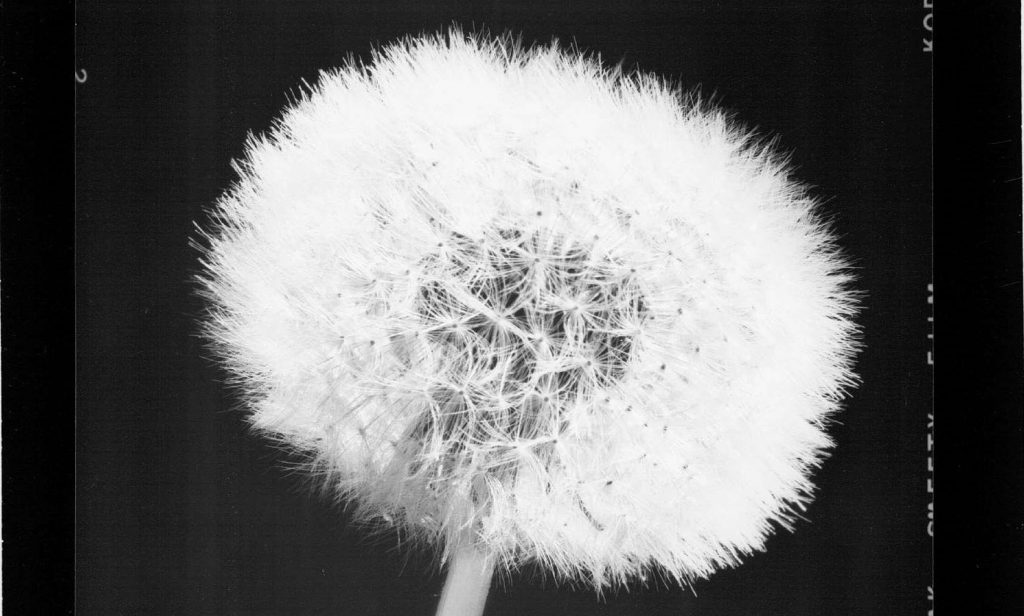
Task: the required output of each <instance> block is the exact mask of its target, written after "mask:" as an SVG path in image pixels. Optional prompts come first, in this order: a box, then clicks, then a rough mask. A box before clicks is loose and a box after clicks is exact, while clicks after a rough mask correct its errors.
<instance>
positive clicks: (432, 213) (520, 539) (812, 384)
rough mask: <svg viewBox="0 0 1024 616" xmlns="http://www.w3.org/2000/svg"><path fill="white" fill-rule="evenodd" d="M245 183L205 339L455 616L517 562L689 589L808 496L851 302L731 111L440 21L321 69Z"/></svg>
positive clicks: (810, 220)
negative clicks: (415, 552)
mask: <svg viewBox="0 0 1024 616" xmlns="http://www.w3.org/2000/svg"><path fill="white" fill-rule="evenodd" d="M237 170H238V173H239V175H240V176H241V177H240V180H239V182H238V183H237V184H236V185H235V186H233V187H232V188H231V189H230V190H229V191H228V192H227V193H226V194H225V195H224V196H223V197H222V198H221V200H220V201H219V203H218V204H217V207H216V208H215V211H214V212H213V217H212V218H213V220H212V223H211V225H209V230H208V231H207V232H205V233H204V236H205V245H206V246H205V249H204V250H205V252H204V262H205V274H204V276H203V280H202V282H203V284H204V289H205V293H206V294H207V296H208V297H209V298H210V300H211V311H210V314H209V318H208V319H207V322H206V331H207V333H208V335H209V337H210V338H211V339H212V340H213V341H214V343H215V345H216V348H217V349H218V351H219V353H220V355H221V356H222V357H223V359H224V361H225V362H226V364H227V366H228V367H229V369H230V371H231V373H232V374H233V375H234V376H235V377H236V378H237V382H238V383H239V384H240V385H241V386H242V388H243V390H244V392H245V395H246V401H247V403H248V405H249V408H250V410H251V413H250V419H251V422H252V424H253V426H254V427H255V428H256V429H258V430H259V431H260V432H261V433H263V434H265V435H267V436H269V437H271V438H273V439H276V440H277V441H278V442H280V443H283V444H285V445H287V446H288V447H290V448H292V449H294V450H296V451H298V452H301V453H303V454H305V455H306V456H307V458H308V460H309V465H310V470H312V471H313V472H315V473H316V474H317V475H318V476H320V477H323V478H324V481H325V485H327V486H328V487H329V489H330V490H331V491H332V492H333V493H334V494H335V495H337V496H338V497H339V499H341V500H342V501H344V502H346V503H348V504H349V505H351V506H352V507H353V511H354V512H355V515H356V516H357V519H359V520H361V521H364V522H367V523H375V524H381V525H383V526H388V527H395V528H398V529H400V530H401V531H402V532H403V533H405V534H406V535H407V536H409V537H412V538H415V539H416V540H419V541H421V542H422V543H424V544H427V545H432V546H436V547H437V549H438V553H439V555H440V558H441V560H442V561H443V562H449V563H450V567H451V572H452V573H451V574H450V577H449V586H448V587H447V590H446V591H445V595H444V598H443V599H442V606H441V608H442V610H441V611H442V612H444V611H445V610H448V611H449V612H450V613H457V612H458V611H459V610H467V609H470V608H466V607H465V606H461V607H460V606H459V602H460V601H466V602H468V603H473V605H474V607H472V608H471V609H472V610H476V611H479V610H482V607H483V601H484V600H485V598H486V592H487V585H488V584H489V580H490V577H491V571H492V569H495V568H496V569H497V570H498V571H499V572H504V573H509V572H512V571H515V570H516V569H517V568H519V567H520V566H522V565H523V564H525V563H536V564H539V565H540V566H541V567H542V568H543V569H544V570H546V571H549V572H551V573H552V574H553V575H555V576H556V577H558V578H559V579H565V580H574V581H582V582H584V583H586V584H590V585H592V586H593V587H594V588H595V589H597V590H598V592H600V591H601V590H602V589H605V588H608V587H613V586H618V585H623V584H626V583H627V582H628V581H629V580H634V579H645V578H646V576H648V574H651V573H654V572H658V573H659V574H661V575H667V576H669V577H670V578H672V579H674V580H676V581H677V582H678V583H681V584H688V583H690V582H692V581H693V580H695V579H699V578H703V577H707V576H709V575H710V574H712V573H713V572H714V571H716V570H718V569H720V568H722V567H728V566H734V565H737V564H738V563H739V562H740V561H741V559H742V558H743V557H744V556H745V555H749V554H751V553H753V552H755V551H757V550H760V549H762V548H763V546H764V542H765V540H766V538H767V537H768V535H769V534H770V533H771V532H773V530H774V529H775V528H776V527H779V526H781V527H784V528H790V527H791V526H792V524H793V521H794V519H795V518H796V516H797V512H798V511H799V510H800V509H801V508H802V507H803V506H804V505H805V504H806V503H807V502H808V500H809V499H810V497H811V493H812V491H813V485H812V482H811V479H810V473H811V471H812V470H813V469H814V468H815V467H816V466H817V465H818V464H820V462H821V460H822V458H823V456H824V455H825V453H826V451H827V450H828V448H829V447H830V446H831V442H830V440H829V437H828V436H827V434H826V432H825V427H826V425H827V423H828V418H829V417H830V416H831V415H832V414H833V413H834V412H835V411H836V409H837V408H838V406H839V404H840V401H841V399H842V398H843V397H844V396H845V393H846V391H847V390H848V389H849V388H850V387H851V386H852V385H853V384H854V382H855V377H854V375H853V373H852V371H851V366H852V357H853V353H854V352H855V350H856V348H857V344H856V334H857V327H856V325H855V324H854V322H853V321H852V318H853V316H854V315H855V312H856V298H855V294H854V292H852V291H851V290H850V289H849V282H850V276H849V274H848V267H847V264H846V262H845V261H844V259H843V258H842V257H841V255H840V254H839V252H838V249H837V248H836V246H835V243H834V238H833V236H832V235H831V232H830V231H829V229H828V227H827V225H826V224H825V223H824V222H822V220H821V219H820V218H819V217H818V216H817V215H816V213H815V212H816V203H815V202H814V200H813V199H812V198H811V197H809V196H808V195H807V193H806V190H805V189H804V188H802V187H801V186H800V185H798V184H796V183H795V182H794V181H792V180H791V179H790V177H789V173H788V170H787V168H786V166H785V164H784V162H783V161H781V160H780V158H779V157H778V156H777V155H775V154H773V153H772V151H771V150H770V148H768V147H766V146H765V145H764V144H762V143H759V142H758V141H756V140H755V139H753V138H752V137H751V135H750V134H749V133H748V132H745V131H744V130H742V129H741V128H739V127H737V126H736V125H735V124H734V123H733V122H732V120H731V119H730V118H729V117H728V116H726V115H725V114H723V113H722V112H721V111H718V110H716V109H714V108H712V107H710V106H708V105H706V104H702V103H700V102H699V101H697V100H696V99H694V98H692V97H685V96H682V95H680V93H679V92H677V91H676V90H674V89H672V88H671V87H669V86H667V85H665V84H664V83H663V82H662V81H660V80H658V79H656V78H654V77H651V76H647V75H625V74H623V73H622V72H620V71H616V70H608V69H605V68H603V67H602V65H601V64H600V63H599V61H598V60H595V59H592V58H589V57H585V56H582V55H580V54H578V53H575V52H567V51H564V50H562V49H560V48H558V47H557V46H555V45H552V46H549V47H543V48H533V49H523V48H521V47H520V46H519V45H517V44H516V43H514V42H512V41H509V40H507V39H502V40H493V39H488V38H485V37H473V36H464V35H462V34H461V33H459V32H458V31H452V32H450V33H448V34H447V35H441V36H434V37H420V38H412V39H408V40H405V41H403V42H401V43H398V44H395V45H392V46H389V47H386V48H384V49H383V50H380V51H379V52H377V53H376V54H375V56H374V58H373V61H372V63H370V64H369V65H366V66H360V65H356V64H351V65H349V66H346V67H344V68H342V69H339V70H336V71H333V72H327V73H324V74H322V75H321V77H320V80H319V82H318V83H317V84H316V85H315V86H312V87H311V88H310V90H309V92H307V93H305V94H304V95H303V96H302V98H301V100H298V101H296V102H295V103H294V104H293V105H292V106H291V107H290V108H289V109H288V110H287V111H286V112H285V113H284V115H283V117H282V118H281V120H280V121H279V122H278V123H277V124H276V125H275V126H274V127H273V129H272V130H271V131H270V132H269V133H268V134H267V135H265V136H261V137H253V138H251V140H250V141H249V143H248V145H247V151H246V157H245V160H244V161H243V162H241V163H238V164H237ZM453 579H454V580H455V581H452V580H453ZM460 584H461V585H464V586H465V588H463V587H461V586H459V585H460ZM453 588H455V590H452V589H453ZM474 589H475V590H474ZM464 596H468V597H470V598H469V599H460V597H464ZM474 602H475V603H474ZM466 613H469V612H466Z"/></svg>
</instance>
